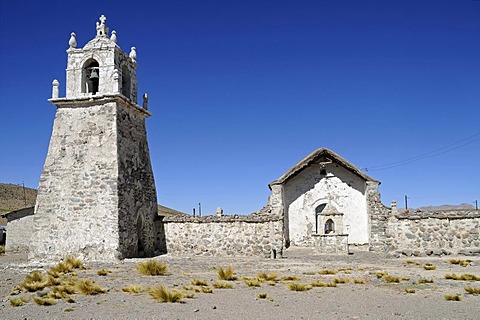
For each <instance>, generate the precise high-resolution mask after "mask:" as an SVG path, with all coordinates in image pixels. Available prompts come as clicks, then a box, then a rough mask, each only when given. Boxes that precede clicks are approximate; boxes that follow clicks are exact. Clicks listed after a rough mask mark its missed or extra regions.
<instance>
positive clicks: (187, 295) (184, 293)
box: [182, 292, 195, 299]
mask: <svg viewBox="0 0 480 320" xmlns="http://www.w3.org/2000/svg"><path fill="white" fill-rule="evenodd" d="M182 294H183V297H184V298H186V299H193V298H194V297H195V293H193V292H192V293H187V292H183V293H182Z"/></svg>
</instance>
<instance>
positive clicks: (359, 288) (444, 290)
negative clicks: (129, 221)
mask: <svg viewBox="0 0 480 320" xmlns="http://www.w3.org/2000/svg"><path fill="white" fill-rule="evenodd" d="M154 259H155V260H158V261H161V262H164V263H166V264H167V265H168V266H169V275H166V276H144V275H140V274H139V273H138V271H137V270H136V266H137V264H138V263H139V262H141V261H145V259H131V260H125V261H121V262H118V263H114V264H112V263H109V264H100V263H85V265H86V266H87V267H88V269H86V270H78V271H76V272H77V274H78V278H79V279H83V278H90V279H92V280H95V282H96V283H97V284H99V285H100V286H102V287H104V288H106V289H107V290H108V292H107V293H104V294H98V295H93V296H85V295H81V294H73V295H72V297H73V298H74V300H75V302H73V303H69V302H67V301H66V300H61V299H60V300H57V303H56V304H55V305H52V306H40V305H37V304H36V303H34V302H33V301H32V299H30V301H29V302H27V303H25V304H24V305H22V306H18V307H13V306H12V305H11V303H10V299H11V298H16V297H19V296H32V295H36V293H21V294H19V295H11V291H12V288H14V287H15V286H16V285H18V284H19V283H21V282H22V281H23V279H24V278H25V276H26V275H27V274H29V273H30V272H31V271H33V270H41V271H45V270H46V269H48V268H49V267H50V266H51V265H50V266H48V265H47V266H43V265H38V264H33V263H28V262H27V261H26V259H25V256H22V255H7V256H0V269H1V276H0V281H1V286H0V298H1V302H0V319H62V318H63V319H479V318H480V295H473V294H467V293H466V291H465V290H464V288H465V287H474V288H480V281H456V280H448V279H445V275H446V274H451V273H455V274H457V275H461V274H464V273H468V274H474V275H476V276H480V257H464V256H460V257H452V256H447V257H441V258H433V257H425V258H386V257H383V256H380V255H377V254H374V253H369V252H355V253H353V254H352V255H348V256H332V255H312V254H311V252H310V251H309V250H305V249H303V250H300V249H296V250H290V251H287V252H286V254H285V257H284V258H282V259H277V260H271V259H263V258H256V257H241V258H239V257H236V258H216V257H215V258H211V257H173V256H169V255H165V256H159V257H156V258H154ZM450 259H463V260H466V259H470V260H472V262H471V263H470V264H469V265H468V266H466V267H462V266H460V265H458V264H451V263H450V262H449V260H450ZM427 263H429V264H433V265H434V266H436V269H435V270H425V269H424V268H423V266H424V265H425V264H427ZM227 266H232V267H233V269H234V270H235V272H236V274H237V276H238V280H236V281H234V282H232V283H233V285H234V288H233V289H215V288H213V287H212V284H213V283H214V282H216V281H218V279H217V275H218V268H219V267H227ZM100 269H108V270H110V271H111V273H109V274H108V275H106V276H99V275H98V274H97V271H98V270H100ZM323 269H328V270H331V271H333V270H335V271H337V273H336V274H332V275H322V274H319V273H318V272H319V271H321V270H323ZM259 272H267V273H276V274H278V278H279V279H280V278H281V277H285V276H297V277H299V278H300V279H299V280H296V281H295V282H298V283H305V284H310V283H312V282H314V281H323V282H326V283H331V282H333V281H334V279H340V278H347V279H348V280H349V282H348V283H345V284H338V285H337V287H313V288H311V289H310V290H307V291H302V292H297V291H291V290H290V289H289V287H288V284H289V281H278V282H277V283H276V284H275V285H273V284H274V283H270V284H268V283H267V282H263V283H262V284H261V286H260V287H249V286H247V285H246V284H245V283H244V281H243V277H255V276H256V275H257V274H258V273H259ZM385 272H386V273H388V274H389V275H391V276H398V277H400V278H403V280H401V281H400V283H388V282H387V281H386V280H385V279H383V278H379V277H377V273H385ZM420 278H427V279H433V280H434V282H433V283H429V284H428V283H427V284H419V283H418V280H419V279H420ZM193 279H202V280H208V284H209V287H210V288H213V292H212V293H202V292H195V288H196V289H197V291H198V289H200V288H199V287H198V286H192V284H191V282H192V280H193ZM355 280H357V282H364V283H354V281H355ZM290 282H291V281H290ZM130 284H133V285H140V286H141V287H142V289H143V292H141V293H139V294H132V293H126V292H123V291H122V288H124V287H126V286H128V285H130ZM159 285H166V286H167V287H168V288H170V289H178V290H184V291H185V292H188V293H194V294H195V296H194V297H193V298H184V299H183V303H160V302H157V301H156V300H154V299H153V298H152V297H151V296H150V295H149V293H148V292H147V290H146V288H147V287H155V286H159ZM406 289H409V290H411V291H413V290H414V291H415V292H414V293H407V292H406ZM262 293H263V294H266V298H263V299H262V298H260V297H259V295H260V294H262ZM457 294H460V297H461V301H447V300H445V295H457Z"/></svg>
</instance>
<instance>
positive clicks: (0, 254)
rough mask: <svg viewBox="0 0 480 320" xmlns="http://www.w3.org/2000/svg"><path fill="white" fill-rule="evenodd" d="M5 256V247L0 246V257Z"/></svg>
mask: <svg viewBox="0 0 480 320" xmlns="http://www.w3.org/2000/svg"><path fill="white" fill-rule="evenodd" d="M4 254H5V245H3V244H2V245H1V246H0V256H3V255H4Z"/></svg>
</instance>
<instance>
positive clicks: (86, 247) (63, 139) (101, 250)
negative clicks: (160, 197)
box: [29, 15, 157, 261]
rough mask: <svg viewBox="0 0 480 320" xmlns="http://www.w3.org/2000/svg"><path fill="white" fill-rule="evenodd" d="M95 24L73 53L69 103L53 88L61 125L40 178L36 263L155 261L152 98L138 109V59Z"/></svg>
mask: <svg viewBox="0 0 480 320" xmlns="http://www.w3.org/2000/svg"><path fill="white" fill-rule="evenodd" d="M105 22H106V18H105V16H103V15H102V16H101V17H100V22H97V24H96V37H95V38H94V39H93V40H91V41H90V42H88V43H87V44H86V45H85V46H84V47H83V48H77V41H76V38H75V37H76V35H75V33H72V34H71V38H70V41H69V45H70V48H69V49H68V50H67V54H68V63H67V84H66V96H65V98H60V97H59V82H58V81H57V80H54V81H53V83H52V85H53V89H52V98H51V99H49V101H50V102H52V103H53V104H54V105H55V106H56V107H57V111H56V115H55V121H54V125H53V132H52V137H51V140H50V145H49V149H48V154H47V158H46V160H45V165H44V168H43V172H42V175H41V178H40V184H39V188H38V196H37V203H36V205H35V214H34V222H33V224H34V231H33V234H32V238H31V245H30V252H29V258H30V259H33V260H57V259H59V258H62V257H64V256H65V255H67V254H71V255H74V256H78V257H82V258H84V259H87V260H103V261H108V260H115V259H122V258H129V257H141V256H151V255H153V252H154V249H155V248H154V247H155V232H154V219H155V217H156V216H157V198H156V191H155V183H154V178H153V172H152V168H151V163H150V154H149V149H148V144H147V136H146V128H145V118H148V117H149V116H150V115H151V114H150V113H149V111H148V101H147V96H146V94H145V95H144V96H143V98H144V101H143V105H142V107H140V106H139V105H137V79H136V67H137V61H136V58H137V54H136V51H135V47H132V48H131V51H130V54H129V55H127V54H126V53H125V52H123V51H122V49H120V47H119V46H118V45H117V35H116V32H115V31H112V33H111V35H110V36H109V30H108V28H107V26H106V24H105Z"/></svg>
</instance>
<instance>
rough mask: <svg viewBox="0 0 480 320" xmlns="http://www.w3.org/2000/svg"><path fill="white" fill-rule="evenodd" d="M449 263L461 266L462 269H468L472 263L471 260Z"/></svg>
mask: <svg viewBox="0 0 480 320" xmlns="http://www.w3.org/2000/svg"><path fill="white" fill-rule="evenodd" d="M449 262H450V263H451V264H458V265H461V266H462V267H468V266H469V265H470V262H472V260H462V259H450V260H449Z"/></svg>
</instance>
